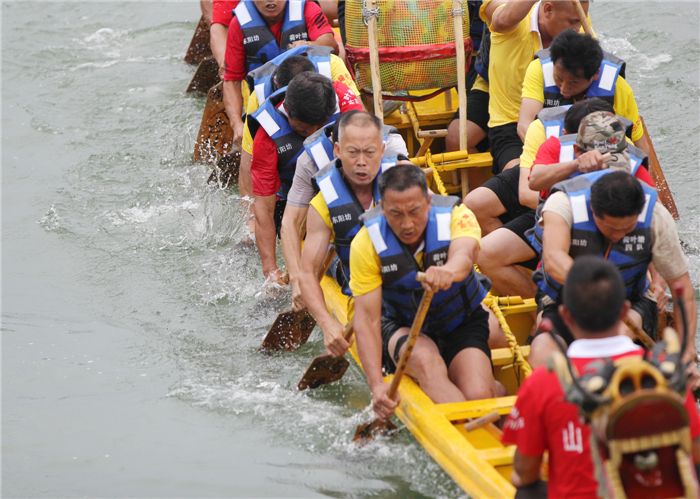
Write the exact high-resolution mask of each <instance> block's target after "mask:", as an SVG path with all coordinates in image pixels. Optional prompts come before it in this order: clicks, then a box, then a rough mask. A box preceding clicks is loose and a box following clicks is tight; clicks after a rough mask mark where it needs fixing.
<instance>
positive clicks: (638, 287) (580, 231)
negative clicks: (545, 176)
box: [529, 169, 700, 389]
mask: <svg viewBox="0 0 700 499" xmlns="http://www.w3.org/2000/svg"><path fill="white" fill-rule="evenodd" d="M656 198H657V193H656V190H655V189H653V188H651V187H649V186H648V185H646V184H643V183H642V182H640V181H639V180H638V179H636V178H635V177H633V176H632V175H631V174H629V173H627V172H624V171H612V170H609V169H608V170H601V171H597V172H593V173H587V174H583V175H579V176H577V177H574V178H572V179H569V180H565V181H564V182H560V183H558V184H556V185H555V186H554V187H553V188H552V190H551V191H550V194H549V197H548V198H547V201H546V202H545V204H544V206H543V208H542V218H541V219H540V220H538V225H540V226H541V227H542V229H543V231H542V266H541V267H540V268H539V269H538V270H537V271H536V272H535V274H533V280H534V281H535V282H536V283H537V286H538V287H539V290H540V291H541V293H540V294H539V296H540V297H541V301H540V303H541V305H542V309H543V317H544V318H549V319H551V320H552V322H553V323H554V328H555V329H554V330H553V333H554V336H556V337H558V338H561V339H562V340H564V341H565V342H566V344H570V343H571V342H572V341H573V337H572V336H571V333H570V331H569V329H568V327H567V326H566V324H565V323H563V322H562V321H561V319H560V318H559V315H558V314H557V307H558V305H559V304H560V303H561V286H562V285H561V283H563V282H564V281H565V280H566V276H567V274H568V272H569V269H570V268H571V265H572V264H573V263H574V261H575V260H576V259H577V258H579V257H581V256H583V255H597V256H600V257H602V258H606V259H610V261H612V262H613V263H614V264H615V265H616V266H617V267H618V268H619V269H620V271H621V272H622V275H623V278H624V280H625V286H626V297H627V299H628V300H629V301H630V302H631V304H632V306H631V309H630V311H629V313H628V314H627V317H628V319H629V320H630V321H631V322H632V323H633V324H634V325H636V327H639V328H642V329H643V330H644V331H645V332H646V333H647V334H648V335H649V336H651V337H652V338H653V337H655V336H656V330H657V325H658V317H659V314H658V310H657V306H656V301H655V298H654V294H653V292H652V291H651V290H650V289H649V287H650V285H649V281H648V280H647V270H648V267H649V264H650V263H652V262H653V264H654V267H655V268H656V271H657V272H658V273H659V274H660V275H661V277H662V278H663V279H665V280H666V281H667V282H668V284H669V285H670V286H671V293H672V294H673V296H674V298H675V295H676V290H675V287H674V284H676V283H678V284H681V285H683V289H684V295H683V297H682V299H683V301H684V303H685V307H686V309H687V310H688V324H687V330H688V334H689V335H690V336H689V337H688V338H687V348H686V351H685V352H683V359H684V361H686V362H687V361H689V360H690V361H694V360H695V356H696V354H695V328H696V325H697V307H696V305H695V299H694V296H693V295H694V291H693V285H692V283H691V282H690V276H689V275H688V260H687V259H686V257H685V255H684V254H683V250H682V249H681V246H680V242H679V240H678V233H677V231H676V225H675V223H674V221H673V218H672V217H671V214H670V213H669V212H668V210H667V209H666V208H664V206H663V205H662V204H661V203H657V202H656ZM675 314H676V323H677V324H681V323H682V320H681V317H680V311H678V310H676V312H675ZM620 332H621V333H625V334H628V335H630V336H632V337H634V335H633V334H632V332H631V331H629V329H628V328H627V326H623V327H622V328H621V331H620ZM555 348H557V345H556V344H555V340H554V338H553V336H552V335H550V334H546V333H544V334H539V335H537V336H536V337H535V339H534V341H533V342H532V347H531V349H530V357H529V362H530V364H531V365H532V366H533V367H536V366H539V365H541V364H542V363H544V361H545V359H546V358H547V356H548V355H549V352H551V351H552V350H553V349H555ZM688 375H689V376H690V384H691V387H692V388H693V389H695V388H697V387H698V386H700V375H699V374H698V370H697V367H696V365H695V362H690V367H689V371H688Z"/></svg>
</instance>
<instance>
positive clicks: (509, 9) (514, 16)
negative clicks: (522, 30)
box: [484, 0, 537, 33]
mask: <svg viewBox="0 0 700 499" xmlns="http://www.w3.org/2000/svg"><path fill="white" fill-rule="evenodd" d="M536 3H537V1H536V0H527V1H524V0H523V1H517V2H514V1H508V0H494V1H493V2H491V3H490V4H488V5H487V6H486V9H485V10H484V14H486V17H487V18H489V19H491V31H493V32H496V33H508V32H509V31H512V30H513V29H515V27H516V26H517V25H518V24H519V23H520V21H522V20H523V19H525V16H527V14H528V13H529V12H530V9H532V6H533V5H535V4H536ZM503 4H505V7H503V8H502V9H499V10H498V12H496V9H498V7H500V6H501V5H503Z"/></svg>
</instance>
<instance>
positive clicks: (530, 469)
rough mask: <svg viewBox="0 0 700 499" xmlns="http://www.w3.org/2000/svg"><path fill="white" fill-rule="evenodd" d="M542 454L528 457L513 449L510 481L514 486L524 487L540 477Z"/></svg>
mask: <svg viewBox="0 0 700 499" xmlns="http://www.w3.org/2000/svg"><path fill="white" fill-rule="evenodd" d="M541 465H542V456H534V457H528V456H525V455H524V454H521V453H520V451H519V450H517V449H516V450H515V455H514V456H513V474H512V475H511V477H510V481H511V483H512V484H513V485H515V486H516V487H526V486H528V485H530V484H533V483H535V482H536V481H537V480H539V479H540V466H541Z"/></svg>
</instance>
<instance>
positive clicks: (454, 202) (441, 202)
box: [430, 194, 462, 208]
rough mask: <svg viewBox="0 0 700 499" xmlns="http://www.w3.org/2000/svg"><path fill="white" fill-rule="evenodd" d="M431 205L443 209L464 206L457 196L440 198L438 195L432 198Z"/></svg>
mask: <svg viewBox="0 0 700 499" xmlns="http://www.w3.org/2000/svg"><path fill="white" fill-rule="evenodd" d="M430 204H431V205H432V206H439V207H442V208H449V207H453V208H454V207H455V206H459V205H460V204H462V200H461V199H460V198H458V197H457V196H440V195H438V194H433V197H431V198H430Z"/></svg>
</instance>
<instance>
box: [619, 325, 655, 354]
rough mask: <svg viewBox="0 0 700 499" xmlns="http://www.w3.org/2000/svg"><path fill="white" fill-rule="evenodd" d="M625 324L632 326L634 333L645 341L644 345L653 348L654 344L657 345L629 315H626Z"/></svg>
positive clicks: (640, 339)
mask: <svg viewBox="0 0 700 499" xmlns="http://www.w3.org/2000/svg"><path fill="white" fill-rule="evenodd" d="M625 326H627V327H628V328H630V330H631V331H632V332H633V333H634V335H635V336H636V337H637V338H638V339H639V341H641V342H642V343H644V346H645V347H647V348H649V349H651V348H654V345H656V342H655V341H654V340H652V339H651V337H650V336H649V335H648V334H647V333H646V331H644V330H643V329H642V328H640V327H639V326H637V325H636V324H635V323H634V322H632V321H631V320H630V319H629V318H628V317H625Z"/></svg>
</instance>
